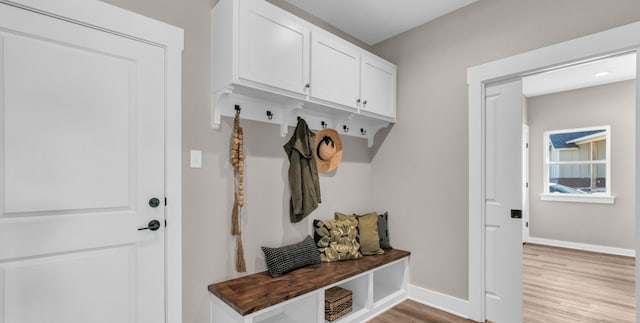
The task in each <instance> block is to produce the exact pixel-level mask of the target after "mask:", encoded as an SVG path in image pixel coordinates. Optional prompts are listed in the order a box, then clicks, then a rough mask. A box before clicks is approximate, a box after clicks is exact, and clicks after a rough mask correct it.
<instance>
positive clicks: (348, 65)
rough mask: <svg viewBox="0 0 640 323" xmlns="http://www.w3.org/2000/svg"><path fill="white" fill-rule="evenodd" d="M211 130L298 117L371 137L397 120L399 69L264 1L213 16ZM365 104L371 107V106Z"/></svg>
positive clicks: (232, 0) (243, 1)
mask: <svg viewBox="0 0 640 323" xmlns="http://www.w3.org/2000/svg"><path fill="white" fill-rule="evenodd" d="M211 37H212V40H211V90H212V93H211V94H212V97H211V110H212V111H211V125H212V127H213V128H215V129H218V128H219V127H220V123H221V116H233V115H234V114H235V109H234V106H235V105H238V106H240V107H241V111H242V116H241V117H242V118H244V119H249V120H256V121H263V122H270V123H276V124H279V125H280V127H281V128H280V133H281V135H282V136H286V135H287V132H288V129H289V127H290V126H295V124H296V122H297V120H296V117H298V116H299V117H303V118H305V120H306V121H307V123H308V124H309V126H310V127H311V129H320V128H322V127H329V128H335V129H341V130H342V134H344V135H348V136H356V137H362V138H367V139H368V140H369V145H370V146H371V145H372V144H373V138H374V136H375V133H376V132H377V131H378V130H380V129H382V128H385V127H387V126H388V125H389V124H390V123H392V122H395V120H396V102H395V97H396V94H395V93H396V89H395V85H396V79H395V77H396V67H395V65H393V64H391V63H389V62H387V61H385V60H383V59H381V58H379V57H377V56H375V55H373V54H371V53H369V52H367V51H365V50H364V49H362V48H359V47H357V46H355V45H353V44H351V43H349V42H347V41H345V40H344V39H341V38H339V37H337V36H334V35H333V34H330V33H328V32H327V31H325V30H322V29H320V28H318V27H317V26H314V25H312V24H310V23H309V22H307V21H305V20H303V19H301V18H300V17H297V16H295V15H293V14H291V13H290V12H287V11H285V10H282V9H280V8H278V7H276V6H274V5H273V4H271V3H269V2H267V1H264V0H219V1H218V2H217V3H216V5H215V6H214V8H213V10H212V11H211ZM365 101H366V103H365Z"/></svg>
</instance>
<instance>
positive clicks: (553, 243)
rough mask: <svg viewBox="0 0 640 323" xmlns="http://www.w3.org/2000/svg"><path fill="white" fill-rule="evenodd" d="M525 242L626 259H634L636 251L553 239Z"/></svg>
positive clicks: (531, 238)
mask: <svg viewBox="0 0 640 323" xmlns="http://www.w3.org/2000/svg"><path fill="white" fill-rule="evenodd" d="M527 242H530V243H537V244H542V245H547V246H554V247H561V248H568V249H577V250H586V251H593V252H600V253H608V254H612V255H618V256H627V257H635V256H636V251H635V250H633V249H624V248H616V247H607V246H598V245H594V244H588V243H578V242H570V241H561V240H553V239H544V238H535V237H529V239H527Z"/></svg>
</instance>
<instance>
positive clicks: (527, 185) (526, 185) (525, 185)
mask: <svg viewBox="0 0 640 323" xmlns="http://www.w3.org/2000/svg"><path fill="white" fill-rule="evenodd" d="M524 187H526V188H529V182H526V183H524ZM164 205H167V203H166V201H165V203H164Z"/></svg>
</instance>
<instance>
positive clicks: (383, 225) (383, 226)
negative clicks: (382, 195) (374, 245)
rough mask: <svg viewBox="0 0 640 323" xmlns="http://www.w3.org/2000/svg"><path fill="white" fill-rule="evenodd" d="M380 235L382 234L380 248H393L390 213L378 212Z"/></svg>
mask: <svg viewBox="0 0 640 323" xmlns="http://www.w3.org/2000/svg"><path fill="white" fill-rule="evenodd" d="M378 235H379V236H380V248H382V249H391V248H392V247H391V243H390V242H389V214H388V213H387V212H384V213H383V214H378Z"/></svg>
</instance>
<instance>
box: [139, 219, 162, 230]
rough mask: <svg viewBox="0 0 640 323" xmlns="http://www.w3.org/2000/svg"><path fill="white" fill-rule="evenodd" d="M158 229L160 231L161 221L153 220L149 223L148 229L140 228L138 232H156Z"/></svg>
mask: <svg viewBox="0 0 640 323" xmlns="http://www.w3.org/2000/svg"><path fill="white" fill-rule="evenodd" d="M158 229H160V221H158V220H151V221H149V224H148V225H147V227H146V228H138V231H142V230H151V231H156V230H158Z"/></svg>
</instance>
